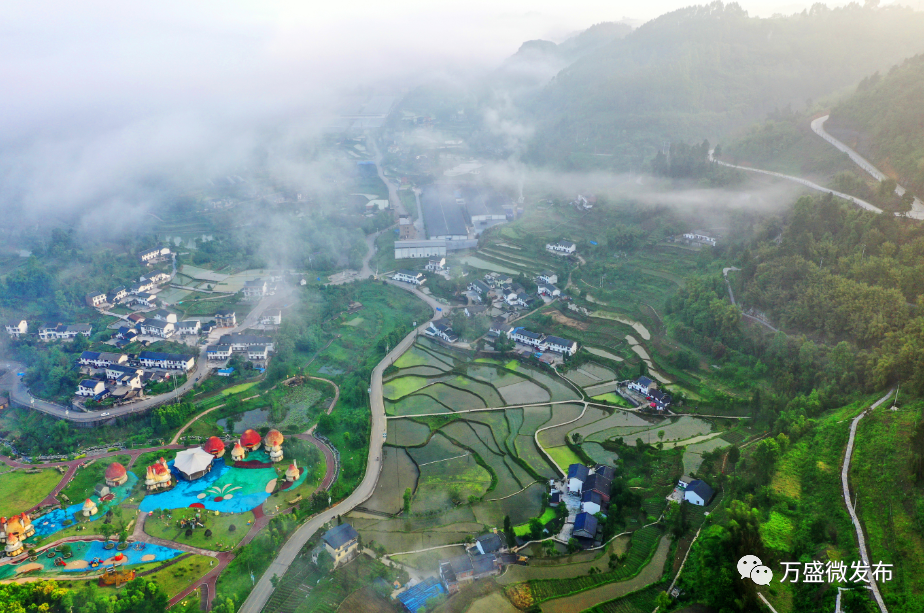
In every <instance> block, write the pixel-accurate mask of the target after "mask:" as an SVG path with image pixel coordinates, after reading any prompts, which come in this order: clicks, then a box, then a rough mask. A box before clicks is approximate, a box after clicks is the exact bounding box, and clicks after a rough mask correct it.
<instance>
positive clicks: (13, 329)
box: [6, 319, 29, 338]
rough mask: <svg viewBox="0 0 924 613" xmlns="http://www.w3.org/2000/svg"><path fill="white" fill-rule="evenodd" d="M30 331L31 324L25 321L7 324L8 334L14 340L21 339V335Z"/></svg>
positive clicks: (14, 321)
mask: <svg viewBox="0 0 924 613" xmlns="http://www.w3.org/2000/svg"><path fill="white" fill-rule="evenodd" d="M28 331H29V322H27V321H26V320H25V319H20V320H19V321H16V320H13V321H8V322H7V323H6V333H7V334H9V335H10V336H11V337H12V338H19V337H20V335H22V334H25V333H26V332H28Z"/></svg>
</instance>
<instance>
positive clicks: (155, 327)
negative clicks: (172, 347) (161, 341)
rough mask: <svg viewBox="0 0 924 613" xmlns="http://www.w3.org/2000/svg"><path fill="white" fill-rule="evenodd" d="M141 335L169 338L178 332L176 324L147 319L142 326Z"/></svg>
mask: <svg viewBox="0 0 924 613" xmlns="http://www.w3.org/2000/svg"><path fill="white" fill-rule="evenodd" d="M140 327H141V333H142V334H147V335H148V336H156V337H158V338H169V337H171V336H173V333H174V332H176V324H175V323H173V322H172V321H164V320H162V319H145V320H144V321H143V322H141V324H140Z"/></svg>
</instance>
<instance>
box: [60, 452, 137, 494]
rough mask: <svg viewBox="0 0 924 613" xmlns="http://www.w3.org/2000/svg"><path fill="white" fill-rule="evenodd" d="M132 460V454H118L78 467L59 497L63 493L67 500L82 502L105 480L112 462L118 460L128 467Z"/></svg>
mask: <svg viewBox="0 0 924 613" xmlns="http://www.w3.org/2000/svg"><path fill="white" fill-rule="evenodd" d="M130 461H131V456H128V455H117V456H113V457H109V458H101V459H99V460H97V461H96V462H94V463H93V464H92V465H91V466H88V467H85V468H78V469H77V472H76V473H74V478H73V479H71V482H70V483H68V484H67V486H66V487H65V488H64V489H63V490H61V494H59V497H60V496H61V495H62V494H63V495H64V496H66V497H67V500H70V501H71V502H80V501H81V500H83V499H85V498H87V497H88V496H89V495H90V494H92V493H93V488H94V487H96V485H97V484H98V483H104V482H105V478H104V476H105V473H106V469H107V468H108V467H109V465H110V464H112V463H113V462H118V463H120V464H121V465H122V466H125V467H127V466H128V463H129V462H130Z"/></svg>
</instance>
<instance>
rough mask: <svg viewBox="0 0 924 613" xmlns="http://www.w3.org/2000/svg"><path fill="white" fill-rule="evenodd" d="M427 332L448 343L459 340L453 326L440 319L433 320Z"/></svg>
mask: <svg viewBox="0 0 924 613" xmlns="http://www.w3.org/2000/svg"><path fill="white" fill-rule="evenodd" d="M426 334H428V335H429V336H435V337H437V338H441V339H443V340H444V341H446V342H447V343H455V342H457V341H458V340H459V335H458V334H456V333H455V332H453V331H452V326H450V325H449V324H447V323H443V322H440V321H431V322H430V325H429V326H428V327H427V330H426Z"/></svg>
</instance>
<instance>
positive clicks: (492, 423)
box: [465, 409, 522, 453]
mask: <svg viewBox="0 0 924 613" xmlns="http://www.w3.org/2000/svg"><path fill="white" fill-rule="evenodd" d="M514 411H521V415H522V409H510V412H511V413H512V412H514ZM506 412H507V411H503V410H501V411H485V412H483V413H470V414H468V415H466V416H465V419H466V420H467V421H470V422H477V423H473V424H472V426H473V427H474V428H475V431H476V432H478V434H479V436H481V438H482V439H484V438H485V434H484V433H483V431H482V430H481V429H480V428H482V427H485V428H487V429H488V432H487V437H490V438H491V439H492V440H494V441H496V442H497V443H496V444H497V446H498V447H499V449H497V452H498V453H507V450H506V449H504V442H505V441H506V440H507V439H508V438H509V437H510V426H509V424H508V420H507V416H506V415H504V413H506ZM521 420H522V418H521ZM481 424H484V426H482V425H481ZM492 449H493V447H492Z"/></svg>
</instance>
